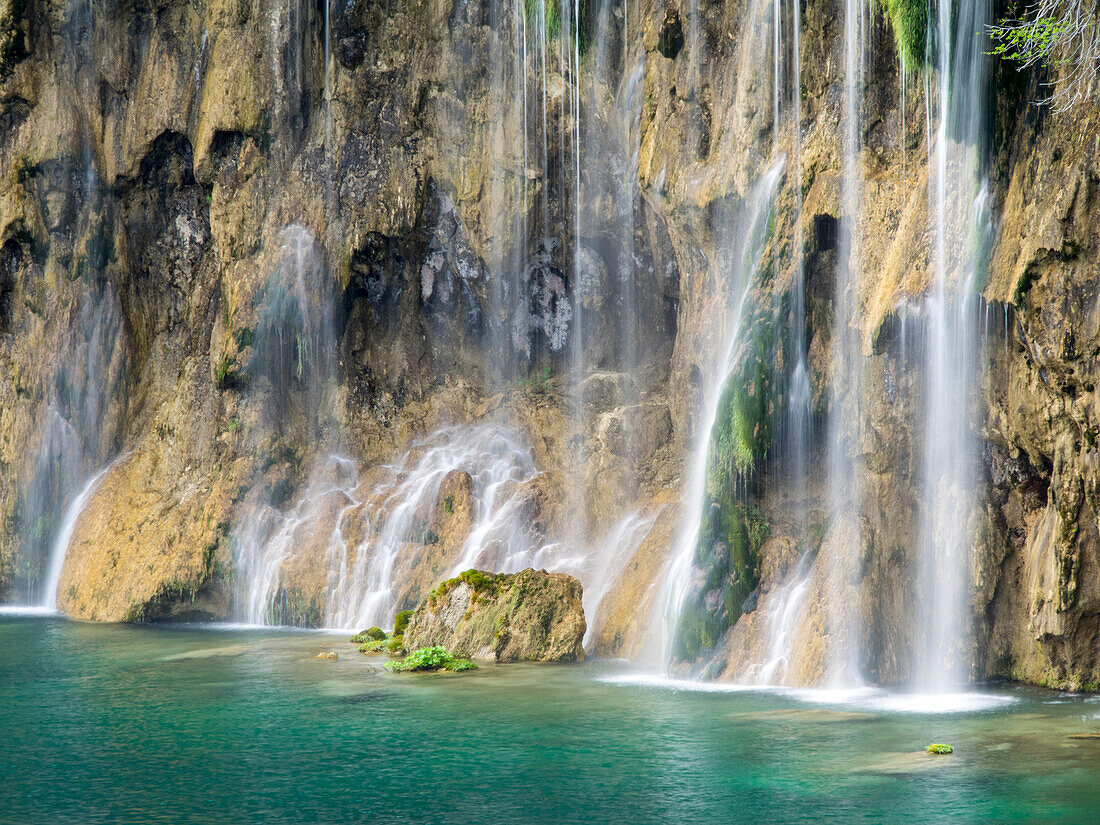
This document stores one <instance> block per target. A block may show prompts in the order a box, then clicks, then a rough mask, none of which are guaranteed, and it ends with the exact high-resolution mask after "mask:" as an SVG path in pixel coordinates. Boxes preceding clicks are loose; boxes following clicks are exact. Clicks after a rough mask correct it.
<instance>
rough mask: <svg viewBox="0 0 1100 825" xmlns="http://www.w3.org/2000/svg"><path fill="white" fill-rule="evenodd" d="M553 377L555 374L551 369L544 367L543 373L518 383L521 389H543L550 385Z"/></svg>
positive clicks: (525, 378)
mask: <svg viewBox="0 0 1100 825" xmlns="http://www.w3.org/2000/svg"><path fill="white" fill-rule="evenodd" d="M552 377H553V372H552V371H551V369H550V367H544V368H543V369H542V370H541V371H539V372H537V373H535V374H534V375H532V376H530V377H526V376H525V377H523V378H521V379H519V381H517V382H516V384H517V386H520V387H536V388H539V389H543V388H545V387H546V385H547V384H549V383H550V379H551V378H552Z"/></svg>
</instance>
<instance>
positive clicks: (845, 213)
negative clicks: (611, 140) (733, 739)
mask: <svg viewBox="0 0 1100 825" xmlns="http://www.w3.org/2000/svg"><path fill="white" fill-rule="evenodd" d="M864 5H865V0H845V5H844V34H845V37H844V112H843V124H842V125H843V141H842V147H841V149H842V156H841V161H842V163H841V167H842V174H841V203H840V211H841V221H840V237H839V239H838V255H837V276H836V289H835V307H834V312H835V321H834V324H833V344H832V347H833V350H832V363H831V372H830V386H829V425H828V426H829V455H828V461H829V492H830V502H829V511H830V525H829V530H828V534H827V536H826V539H825V542H824V545H823V548H822V550H823V552H824V553H825V554H826V562H827V565H828V583H827V588H828V593H827V610H826V612H827V616H826V621H827V625H828V627H827V628H826V631H825V632H826V633H827V634H828V642H827V653H826V656H827V661H826V680H827V682H828V683H829V684H830V685H832V686H834V687H842V686H844V687H846V686H851V685H853V684H860V683H862V677H861V676H860V666H859V660H860V647H861V645H860V637H861V632H862V631H861V628H860V627H859V616H858V599H857V597H856V595H855V593H854V592H853V591H852V589H851V582H852V579H853V568H854V565H855V564H856V560H857V558H858V554H859V547H860V542H861V540H862V537H861V535H860V532H861V530H860V521H859V510H860V505H861V501H862V489H863V485H862V468H861V467H860V465H859V460H858V458H857V456H858V455H859V452H860V443H859V442H860V434H861V426H862V422H861V415H862V413H861V407H862V400H863V352H862V340H861V337H860V334H859V328H858V318H859V297H860V296H859V286H860V278H861V276H862V274H863V272H862V266H861V255H860V244H859V224H860V203H859V200H860V188H859V168H858V164H859V150H860V135H861V134H862V118H861V111H862V102H863V69H864V48H865V35H864V24H865V17H864V12H865V9H864Z"/></svg>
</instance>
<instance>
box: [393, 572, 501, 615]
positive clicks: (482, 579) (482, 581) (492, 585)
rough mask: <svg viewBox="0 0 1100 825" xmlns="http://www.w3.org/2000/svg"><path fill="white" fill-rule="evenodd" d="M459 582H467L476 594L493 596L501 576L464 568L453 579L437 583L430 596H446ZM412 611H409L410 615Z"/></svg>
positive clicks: (498, 589)
mask: <svg viewBox="0 0 1100 825" xmlns="http://www.w3.org/2000/svg"><path fill="white" fill-rule="evenodd" d="M459 582H465V584H467V585H468V586H469V588H470V589H471V590H473V591H474V595H475V596H492V595H495V594H496V593H498V592H499V591H500V581H499V576H497V575H495V574H493V573H482V572H481V571H480V570H464V571H462V572H461V573H459V574H458V575H457V576H455V577H454V578H453V579H447V580H446V581H444V582H440V583H439V584H438V585H436V587H435V589H434V590H432V592H431V593H429V594H428V598H429V599H432V600H435V599H440V598H442V597H443V596H446V595H447V594H448V593H450V592H451V591H452V590H454V589H455V587H457V586H458V584H459ZM411 612H412V611H409V613H410V615H411Z"/></svg>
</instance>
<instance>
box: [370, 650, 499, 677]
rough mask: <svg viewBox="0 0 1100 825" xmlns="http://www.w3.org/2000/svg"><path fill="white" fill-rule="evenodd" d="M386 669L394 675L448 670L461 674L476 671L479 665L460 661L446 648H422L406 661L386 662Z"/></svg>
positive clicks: (463, 660)
mask: <svg viewBox="0 0 1100 825" xmlns="http://www.w3.org/2000/svg"><path fill="white" fill-rule="evenodd" d="M386 669H387V670H390V671H392V672H393V673H413V672H417V671H420V672H424V671H434V670H448V671H451V672H455V673H457V672H460V671H463V670H476V669H477V665H475V664H474V663H473V662H471V661H470V660H469V659H459V658H457V657H455V656H452V655H451V654H450V653H448V652H447V649H446V648H444V647H438V646H437V647H422V648H420V649H419V650H414V651H413V652H412V653H410V654H409V655H408V656H406V657H405V658H404V659H401V660H400V661H396V662H386Z"/></svg>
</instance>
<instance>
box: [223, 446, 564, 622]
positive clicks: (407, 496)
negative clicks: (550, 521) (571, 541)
mask: <svg viewBox="0 0 1100 825" xmlns="http://www.w3.org/2000/svg"><path fill="white" fill-rule="evenodd" d="M537 475H538V471H537V469H536V468H535V465H534V463H533V462H532V460H531V457H530V448H529V447H528V446H527V445H526V444H524V443H523V441H522V440H521V439H520V438H519V437H518V436H517V435H516V434H515V433H514V432H512V431H510V430H508V429H506V428H504V427H501V426H499V425H494V424H486V425H481V426H473V427H466V426H464V427H451V428H444V429H442V430H439V431H438V432H436V433H435V434H434V435H433V436H431V437H430V438H428V439H426V440H424V441H421V442H418V443H416V444H414V445H413V446H412V447H411V448H410V449H409V450H408V451H407V452H406V453H405V454H404V455H403V456H402V457H401V458H400V459H399V460H398V461H397V462H396V463H394V464H391V465H383V466H380V467H375V468H373V469H372V471H371V473H370V475H369V477H363V476H362V475H361V474H360V472H359V471H358V469H357V466H356V463H355V462H354V461H352V460H351V459H348V458H346V457H344V456H338V455H333V456H329V457H328V458H327V459H326V460H325V461H324V462H323V463H322V464H321V466H320V467H319V468H318V470H317V471H315V472H314V473H313V475H312V477H311V478H310V481H309V484H308V485H307V486H306V488H305V490H304V491H303V493H302V495H301V496H300V497H299V499H298V501H297V502H296V504H295V505H294V507H292V508H290V509H289V510H287V511H285V512H283V511H280V510H278V509H277V508H274V507H270V506H268V507H265V508H264V509H263V511H262V512H261V513H260V514H259V515H258V517H255V518H253V519H251V520H250V521H249V523H248V524H249V529H251V530H253V531H255V533H256V535H254V536H253V535H248V534H245V533H242V534H241V535H240V536H239V541H240V544H241V546H242V554H241V556H240V565H241V569H242V571H243V572H244V573H245V575H246V576H247V578H248V587H247V600H246V604H245V608H246V609H245V610H244V611H243V612H242V614H241V618H242V619H244V620H246V621H248V622H249V623H253V624H263V623H268V622H270V621H272V620H273V619H276V620H277V619H279V618H285V617H283V616H280V610H281V604H280V600H281V599H282V598H283V594H284V593H285V590H286V587H287V584H286V582H285V581H284V575H285V573H286V569H285V568H286V566H287V565H288V564H291V563H293V562H294V561H295V559H296V557H298V556H299V555H300V554H302V553H305V554H306V557H305V559H304V560H305V561H307V562H308V563H309V564H310V565H311V566H315V565H316V563H317V562H316V559H317V558H322V559H326V560H327V561H326V565H327V569H326V572H325V576H324V585H323V593H322V602H323V605H324V607H323V612H322V614H321V615H320V616H319V617H318V623H319V624H323V625H324V626H326V627H338V628H362V627H367V626H370V625H379V626H387V625H386V623H387V622H389V621H390V620H391V619H392V618H393V615H394V613H395V612H396V611H397V610H399V609H405V608H409V607H414V606H415V604H416V601H417V600H418V599H419V598H420V597H421V596H423V595H424V593H426V592H427V590H428V589H430V588H431V587H432V586H434V585H435V584H436V583H437V581H438V580H439V579H442V578H447V577H450V576H454V575H457V574H458V573H460V572H462V571H463V570H466V569H469V568H471V567H477V568H480V569H484V570H491V571H496V572H516V571H518V570H522V569H524V568H525V567H530V566H534V565H538V566H545V564H546V563H547V562H548V561H549V559H548V557H547V555H546V554H547V547H546V543H545V541H544V540H543V539H542V537H541V536H540V535H539V534H538V533H537V532H534V531H532V528H531V517H532V500H531V499H530V497H529V496H530V494H531V491H532V487H531V483H532V482H533V481H534V480H535V478H536V476H537ZM451 518H455V519H458V520H459V527H458V528H457V529H458V535H459V536H461V539H462V540H461V541H460V542H457V543H455V542H454V541H453V538H454V537H453V536H449V535H440V534H438V533H437V532H436V531H437V530H442V529H443V525H445V524H446V523H447V522H448V521H449V520H450V519H451ZM310 551H312V552H310ZM425 571H427V575H426V576H425Z"/></svg>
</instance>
